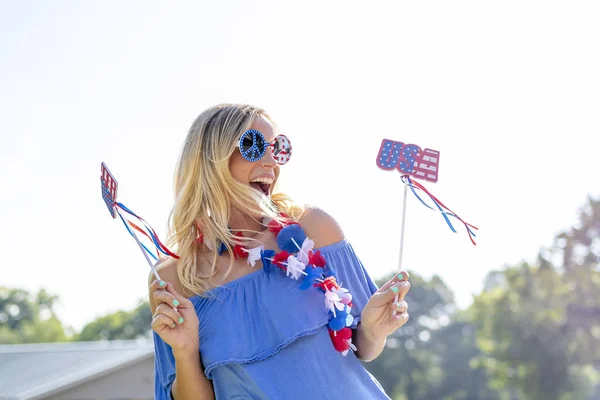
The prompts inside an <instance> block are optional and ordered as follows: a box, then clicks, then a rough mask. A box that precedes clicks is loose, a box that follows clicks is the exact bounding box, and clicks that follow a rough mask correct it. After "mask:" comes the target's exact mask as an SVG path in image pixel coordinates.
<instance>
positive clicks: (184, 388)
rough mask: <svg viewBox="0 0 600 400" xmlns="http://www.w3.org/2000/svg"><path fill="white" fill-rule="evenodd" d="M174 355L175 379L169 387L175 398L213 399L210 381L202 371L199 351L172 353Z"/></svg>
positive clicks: (181, 399)
mask: <svg viewBox="0 0 600 400" xmlns="http://www.w3.org/2000/svg"><path fill="white" fill-rule="evenodd" d="M173 355H174V356H175V381H174V382H173V387H172V389H171V392H172V396H173V398H174V399H175V400H187V399H194V400H213V399H214V398H215V393H214V391H213V387H212V383H211V381H209V380H208V379H207V378H206V376H204V373H203V372H202V370H203V367H202V362H201V361H200V352H199V351H198V350H196V351H195V352H185V353H179V354H178V353H173Z"/></svg>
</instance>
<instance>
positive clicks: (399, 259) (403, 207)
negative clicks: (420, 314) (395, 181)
mask: <svg viewBox="0 0 600 400" xmlns="http://www.w3.org/2000/svg"><path fill="white" fill-rule="evenodd" d="M407 196H408V185H407V184H406V183H405V184H404V200H403V202H402V227H401V228H400V254H399V257H398V274H399V273H400V271H402V252H403V250H404V226H405V224H406V198H407ZM398 296H399V295H398V293H396V297H395V298H394V304H396V303H397V302H398ZM392 315H396V309H394V310H393V311H392Z"/></svg>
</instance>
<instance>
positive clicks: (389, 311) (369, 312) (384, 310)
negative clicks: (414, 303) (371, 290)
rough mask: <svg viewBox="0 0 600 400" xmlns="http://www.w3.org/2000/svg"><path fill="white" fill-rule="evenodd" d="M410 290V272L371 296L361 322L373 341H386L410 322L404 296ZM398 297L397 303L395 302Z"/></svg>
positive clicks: (393, 279) (400, 275) (393, 280)
mask: <svg viewBox="0 0 600 400" xmlns="http://www.w3.org/2000/svg"><path fill="white" fill-rule="evenodd" d="M409 289H410V283H409V282H408V272H406V271H402V272H401V273H400V274H398V275H397V276H395V277H394V278H392V279H391V280H389V281H388V282H387V283H386V284H385V285H383V286H382V287H380V288H379V290H378V291H377V292H375V294H373V296H371V298H370V299H369V301H368V302H367V304H366V305H365V307H364V308H363V311H362V314H361V320H360V324H361V325H362V330H363V331H364V332H365V333H366V334H367V335H368V337H369V338H370V339H371V340H374V341H383V340H385V339H386V338H387V337H388V336H389V335H391V334H392V333H393V332H394V331H395V330H396V329H398V328H400V327H401V326H402V325H404V324H405V323H406V322H407V321H408V304H407V303H406V301H404V296H405V295H406V293H407V292H408V291H409ZM396 295H398V301H397V302H395V301H394V300H395V298H396ZM394 311H395V313H394Z"/></svg>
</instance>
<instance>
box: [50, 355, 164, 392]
mask: <svg viewBox="0 0 600 400" xmlns="http://www.w3.org/2000/svg"><path fill="white" fill-rule="evenodd" d="M117 399H118V400H125V399H126V400H152V399H154V358H152V357H149V358H146V359H144V360H140V361H139V362H138V363H136V364H133V365H130V366H127V367H123V368H120V369H117V370H115V371H112V372H110V373H109V374H107V375H104V376H101V377H99V378H96V379H93V380H89V381H87V382H83V383H82V384H80V385H78V386H75V387H72V388H70V389H68V390H65V391H64V392H60V393H56V394H55V395H53V396H52V397H50V398H48V400H117Z"/></svg>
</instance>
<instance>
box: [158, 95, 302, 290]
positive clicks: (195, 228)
mask: <svg viewBox="0 0 600 400" xmlns="http://www.w3.org/2000/svg"><path fill="white" fill-rule="evenodd" d="M260 116H263V117H265V118H267V119H268V120H269V121H272V120H271V118H270V117H269V116H268V114H267V113H266V112H265V111H264V110H263V109H261V108H258V107H254V106H251V105H247V104H220V105H217V106H214V107H211V108H209V109H207V110H205V111H204V112H202V113H201V114H200V115H199V116H198V118H196V120H195V121H194V123H193V124H192V126H191V128H190V130H189V132H188V134H187V137H186V140H185V144H184V147H183V151H182V153H181V156H180V158H179V161H178V163H177V167H176V170H175V182H174V184H175V204H174V206H173V209H172V211H171V214H170V216H169V235H168V241H167V243H168V245H169V246H174V247H175V252H176V253H177V254H178V255H179V260H178V262H177V275H178V278H179V282H180V284H181V287H182V288H183V290H184V292H185V294H186V295H188V296H189V295H194V294H197V295H203V294H204V293H205V292H206V291H207V290H209V289H210V288H211V287H212V286H213V285H214V283H212V282H211V279H212V278H213V277H214V276H215V275H216V273H217V267H216V266H217V256H218V253H217V250H218V248H219V246H220V245H221V243H224V244H225V246H226V248H227V251H228V252H229V254H230V256H231V257H230V258H231V262H230V264H229V267H228V269H227V270H226V271H225V274H224V275H225V276H227V275H228V274H229V273H230V272H231V269H232V267H233V259H234V257H233V247H232V245H231V244H232V243H233V244H236V243H240V244H242V245H243V244H244V243H245V244H247V243H248V242H249V241H250V240H252V239H249V238H239V237H236V236H234V235H233V234H232V233H231V232H230V231H229V227H228V222H229V218H230V215H231V210H232V209H233V208H235V209H237V210H240V211H241V212H242V213H244V214H245V215H254V214H257V212H258V211H261V212H262V214H263V215H265V216H266V217H268V218H270V219H275V220H280V219H281V217H280V213H285V214H287V215H288V216H289V217H290V218H291V219H292V220H296V221H297V220H298V219H299V218H300V216H301V215H302V213H303V212H304V209H303V207H301V206H299V205H297V204H295V203H294V202H293V201H292V200H291V199H290V198H289V197H288V196H286V195H285V194H283V193H275V192H274V193H273V194H272V195H271V200H270V201H268V199H267V197H266V196H264V195H263V194H262V193H259V192H258V191H257V190H256V189H253V188H252V187H250V186H248V185H245V184H242V183H240V182H238V181H237V180H236V179H234V178H233V176H232V174H231V172H230V170H229V159H230V157H231V155H232V154H233V152H234V151H236V146H237V143H238V141H239V139H240V136H241V135H242V133H243V132H245V131H246V130H248V129H250V127H251V125H252V124H253V123H254V121H255V120H256V119H257V118H259V117H260ZM274 184H275V183H274ZM275 190H276V187H274V191H275ZM200 233H202V234H203V235H204V242H205V243H206V245H207V246H210V247H211V248H212V249H213V252H212V255H213V257H212V262H211V267H210V268H209V270H208V272H204V273H202V272H201V271H200V270H199V268H198V257H197V255H198V254H199V253H200V252H201V251H202V249H203V245H202V244H201V243H199V242H198V240H197V238H198V236H199V234H200Z"/></svg>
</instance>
